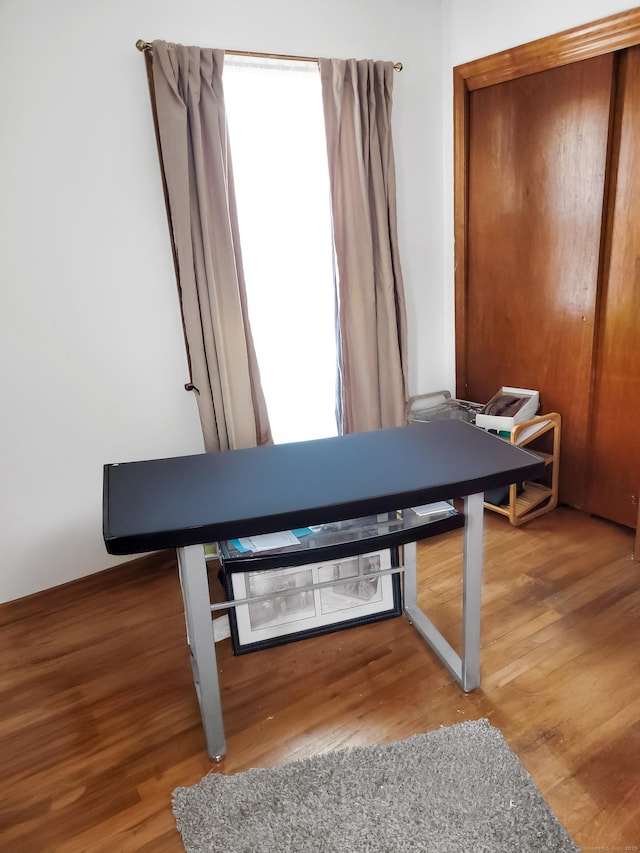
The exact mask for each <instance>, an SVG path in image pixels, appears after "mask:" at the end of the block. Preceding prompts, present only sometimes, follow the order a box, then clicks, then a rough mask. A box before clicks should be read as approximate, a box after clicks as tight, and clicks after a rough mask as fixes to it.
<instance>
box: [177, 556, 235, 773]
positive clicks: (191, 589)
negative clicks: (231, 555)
mask: <svg viewBox="0 0 640 853" xmlns="http://www.w3.org/2000/svg"><path fill="white" fill-rule="evenodd" d="M177 551H178V568H179V570H180V583H181V585H182V596H183V599H184V612H185V619H186V623H187V641H188V643H189V649H190V651H191V665H192V667H193V678H194V681H195V685H196V693H197V694H198V701H199V702H200V713H201V715H202V724H203V726H204V735H205V739H206V742H207V752H208V754H209V757H210V758H212V759H213V760H214V761H220V759H221V758H223V757H224V755H225V753H226V751H227V747H226V743H225V738H224V723H223V720H222V705H221V702H220V685H219V682H218V663H217V661H216V647H215V641H214V636H213V619H212V615H211V598H210V596H209V582H208V579H207V563H206V560H205V556H204V546H203V545H188V546H187V547H185V548H178V549H177Z"/></svg>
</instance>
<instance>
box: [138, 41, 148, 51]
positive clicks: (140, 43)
mask: <svg viewBox="0 0 640 853" xmlns="http://www.w3.org/2000/svg"><path fill="white" fill-rule="evenodd" d="M136 47H137V48H138V50H139V51H141V52H142V51H145V50H147V49H148V48H150V47H151V45H150V44H149V43H148V42H146V41H145V40H144V39H138V41H137V42H136Z"/></svg>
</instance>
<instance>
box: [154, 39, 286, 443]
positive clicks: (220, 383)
mask: <svg viewBox="0 0 640 853" xmlns="http://www.w3.org/2000/svg"><path fill="white" fill-rule="evenodd" d="M152 55H153V62H152V82H153V89H154V91H155V107H156V113H157V127H158V135H159V149H160V155H161V165H162V169H163V172H164V178H165V185H166V195H167V208H168V214H169V220H170V228H171V233H172V238H173V243H174V250H175V259H176V272H177V276H178V287H179V291H180V294H181V302H182V314H183V321H184V327H185V339H186V344H187V351H188V357H189V360H190V364H191V371H192V383H193V384H194V385H195V387H196V389H197V392H196V397H197V401H198V410H199V415H200V422H201V425H202V433H203V436H204V444H205V449H206V450H207V451H214V450H233V449H237V448H241V447H254V446H256V445H259V444H267V443H270V442H271V432H270V428H269V421H268V416H267V409H266V405H265V400H264V395H263V393H262V387H261V384H260V374H259V370H258V363H257V360H256V354H255V350H254V345H253V340H252V337H251V331H250V328H249V321H248V314H247V301H246V293H245V285H244V276H243V268H242V256H241V252H240V240H239V235H238V221H237V215H236V208H235V200H234V189H233V172H232V166H231V156H230V152H229V139H228V134H227V124H226V115H225V105H224V97H223V91H222V66H223V61H224V52H223V51H221V50H210V49H207V48H199V47H184V46H183V45H177V44H176V45H174V44H169V43H167V42H164V41H154V42H153V45H152Z"/></svg>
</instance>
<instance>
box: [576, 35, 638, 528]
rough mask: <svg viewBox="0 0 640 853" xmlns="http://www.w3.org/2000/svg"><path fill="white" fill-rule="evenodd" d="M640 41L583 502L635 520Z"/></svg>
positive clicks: (606, 276)
mask: <svg viewBox="0 0 640 853" xmlns="http://www.w3.org/2000/svg"><path fill="white" fill-rule="evenodd" d="M639 140H640V47H635V48H631V49H629V50H627V51H625V53H624V55H623V56H622V57H621V60H620V73H619V82H618V97H617V103H616V111H615V123H614V133H613V142H612V149H613V150H612V166H611V172H612V175H613V176H614V179H612V180H613V186H612V188H611V192H610V197H611V204H610V205H609V206H608V209H607V221H606V228H605V233H606V238H605V239H606V243H605V252H604V258H605V267H604V270H603V282H602V294H601V299H600V305H601V308H600V320H599V323H598V329H599V336H598V342H597V355H596V369H595V388H594V399H593V415H592V420H591V423H592V433H591V441H590V444H589V449H588V455H587V459H588V471H589V480H588V491H587V500H586V502H585V509H587V510H588V511H589V512H593V513H595V514H596V515H601V516H603V517H604V518H609V519H612V520H614V521H617V522H619V523H621V524H626V525H628V526H629V527H635V525H636V522H637V515H638V505H639V503H640V441H639V435H640V431H639V429H638V423H639V422H640V224H639V222H640V163H639V162H638V141H639Z"/></svg>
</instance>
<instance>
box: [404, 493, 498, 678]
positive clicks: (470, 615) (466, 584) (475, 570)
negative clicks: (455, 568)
mask: <svg viewBox="0 0 640 853" xmlns="http://www.w3.org/2000/svg"><path fill="white" fill-rule="evenodd" d="M464 514H465V528H464V557H463V559H464V564H463V575H462V655H459V654H458V653H457V652H456V651H455V649H454V648H453V647H452V646H451V645H450V644H449V643H448V642H447V640H446V639H445V638H444V637H443V636H442V634H441V633H440V631H439V630H438V629H437V628H436V626H435V625H434V624H433V622H432V621H431V620H430V619H429V617H428V616H427V615H426V613H425V612H424V611H423V610H422V609H421V608H420V607H419V605H418V584H417V567H416V544H415V542H413V543H411V544H410V545H405V546H404V610H405V613H406V614H407V616H408V617H409V619H410V620H411V622H412V623H413V626H414V628H415V629H416V631H417V632H418V633H419V634H420V635H421V636H422V638H423V639H424V640H425V641H426V643H427V644H428V645H429V646H430V647H431V649H432V650H433V651H434V652H435V653H436V654H437V656H438V657H439V658H440V660H441V661H442V663H443V664H444V665H445V666H446V667H447V669H448V670H449V672H450V673H451V674H452V675H453V677H454V678H455V679H456V681H457V682H458V684H459V685H460V686H461V687H462V689H463V690H464V691H465V692H468V691H470V690H475V688H476V687H479V686H480V605H481V592H482V539H483V523H484V494H483V493H482V492H479V493H478V494H475V495H468V496H467V497H466V498H465V499H464Z"/></svg>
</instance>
